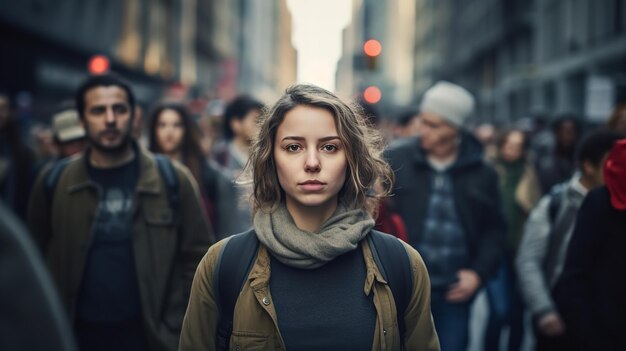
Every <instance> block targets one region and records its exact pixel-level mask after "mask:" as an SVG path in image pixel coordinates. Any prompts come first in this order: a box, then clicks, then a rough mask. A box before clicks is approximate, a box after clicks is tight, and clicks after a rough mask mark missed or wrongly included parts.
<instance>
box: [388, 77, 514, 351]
mask: <svg viewBox="0 0 626 351" xmlns="http://www.w3.org/2000/svg"><path fill="white" fill-rule="evenodd" d="M473 108H474V98H473V97H472V95H471V94H470V93H469V92H468V91H467V90H465V89H464V88H462V87H460V86H458V85H456V84H452V83H449V82H438V83H436V84H435V85H434V86H433V87H432V88H430V89H429V90H427V91H426V93H425V94H424V98H423V100H422V104H421V112H420V130H419V136H415V137H412V138H406V139H403V140H400V141H398V142H397V143H395V144H392V145H391V146H390V148H389V149H388V150H387V151H386V154H385V155H386V157H387V159H388V160H389V163H390V165H391V167H392V169H393V170H394V171H395V176H396V184H395V187H394V190H393V197H392V200H393V202H394V206H393V210H394V211H396V212H397V213H398V214H400V216H401V217H402V219H403V220H404V222H405V224H406V227H407V230H408V234H409V243H410V244H411V246H413V247H415V248H417V249H418V250H419V252H420V253H421V254H422V256H423V257H424V261H425V262H426V266H427V267H428V271H429V273H430V278H431V284H432V300H431V305H432V313H433V318H434V320H435V325H436V326H437V333H438V335H439V339H440V341H441V348H442V349H443V350H450V351H454V350H465V349H466V347H467V342H468V333H469V330H468V327H469V318H470V305H471V302H472V300H473V298H474V296H475V295H476V292H477V291H478V289H480V287H482V286H483V284H484V283H485V282H487V281H488V280H489V279H490V278H491V277H493V276H494V274H495V273H496V271H497V269H498V268H499V267H500V262H501V257H502V252H503V246H504V236H505V230H506V225H505V222H504V217H503V215H502V212H501V206H500V203H501V201H500V194H499V189H498V184H499V183H498V175H497V173H496V171H495V170H494V169H493V168H492V167H491V166H489V165H488V164H487V163H486V161H485V160H484V156H483V152H482V147H481V145H480V143H479V142H478V141H477V140H476V139H475V138H474V137H473V136H472V135H471V134H470V133H468V132H467V131H465V130H464V128H463V127H462V124H463V122H464V121H465V120H466V118H467V117H468V116H469V115H470V114H471V113H472V112H473Z"/></svg>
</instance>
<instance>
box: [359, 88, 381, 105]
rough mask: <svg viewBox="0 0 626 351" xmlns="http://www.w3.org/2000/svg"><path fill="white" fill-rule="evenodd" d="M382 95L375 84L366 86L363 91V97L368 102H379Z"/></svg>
mask: <svg viewBox="0 0 626 351" xmlns="http://www.w3.org/2000/svg"><path fill="white" fill-rule="evenodd" d="M382 97H383V94H382V93H381V92H380V89H378V87H375V86H370V87H367V88H366V89H365V91H364V92H363V99H364V100H365V102H367V103H368V104H375V103H377V102H379V101H380V99H381V98H382Z"/></svg>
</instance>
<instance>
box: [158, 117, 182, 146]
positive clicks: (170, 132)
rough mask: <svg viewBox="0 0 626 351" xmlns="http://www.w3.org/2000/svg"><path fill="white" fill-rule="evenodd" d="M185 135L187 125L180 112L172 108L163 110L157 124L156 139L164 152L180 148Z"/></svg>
mask: <svg viewBox="0 0 626 351" xmlns="http://www.w3.org/2000/svg"><path fill="white" fill-rule="evenodd" d="M184 136H185V127H184V126H183V121H182V118H181V116H180V115H179V114H178V112H176V111H174V110H172V109H165V110H163V111H161V113H160V114H159V117H158V121H157V125H156V140H157V143H158V144H159V146H160V147H161V150H163V152H164V153H173V152H176V151H178V150H179V149H180V147H181V145H182V143H183V137H184Z"/></svg>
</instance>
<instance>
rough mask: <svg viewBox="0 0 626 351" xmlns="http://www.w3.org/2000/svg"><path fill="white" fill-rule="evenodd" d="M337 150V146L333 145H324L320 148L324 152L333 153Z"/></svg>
mask: <svg viewBox="0 0 626 351" xmlns="http://www.w3.org/2000/svg"><path fill="white" fill-rule="evenodd" d="M337 149H338V148H337V146H336V145H333V144H326V145H324V146H322V150H323V151H326V152H334V151H337Z"/></svg>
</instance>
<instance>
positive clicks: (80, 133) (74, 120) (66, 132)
mask: <svg viewBox="0 0 626 351" xmlns="http://www.w3.org/2000/svg"><path fill="white" fill-rule="evenodd" d="M52 130H53V131H54V136H55V137H56V139H57V140H58V141H60V142H62V143H64V142H68V141H72V140H76V139H80V138H84V137H85V129H84V128H83V126H82V124H81V123H80V120H79V117H78V111H76V110H75V109H68V110H63V111H61V112H58V113H56V114H55V115H54V116H52Z"/></svg>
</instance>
